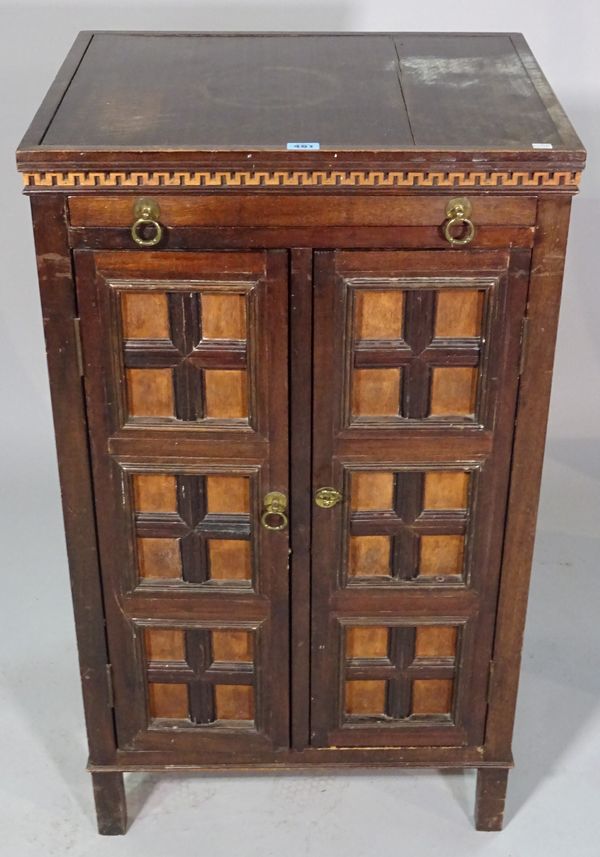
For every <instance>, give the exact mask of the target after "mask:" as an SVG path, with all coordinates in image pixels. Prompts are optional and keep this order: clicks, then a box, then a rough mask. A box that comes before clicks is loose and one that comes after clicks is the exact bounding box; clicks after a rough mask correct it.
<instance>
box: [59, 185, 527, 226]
mask: <svg viewBox="0 0 600 857" xmlns="http://www.w3.org/2000/svg"><path fill="white" fill-rule="evenodd" d="M453 196H456V194H450V195H448V194H447V193H446V194H441V193H438V194H426V195H422V196H421V195H413V196H389V195H386V196H375V195H372V196H366V195H356V196H352V195H349V194H345V195H342V194H329V195H324V194H320V195H318V194H316V195H313V194H307V193H303V194H302V195H298V194H278V195H277V196H274V195H273V196H268V195H266V194H238V193H235V194H231V195H229V194H228V195H223V194H177V195H173V194H171V195H163V194H155V195H154V196H153V197H152V198H153V199H154V200H155V201H156V202H157V203H158V206H159V208H160V222H161V224H162V225H163V227H165V229H166V230H169V229H176V228H186V227H248V228H259V227H310V226H347V227H352V226H438V225H441V224H442V223H443V222H444V220H445V218H446V204H447V202H448V200H449V199H450V198H452V197H453ZM468 198H469V200H470V202H471V204H472V220H473V222H474V223H475V224H476V226H479V227H481V226H483V227H488V226H532V225H533V224H534V223H535V217H536V205H537V203H536V199H535V197H522V196H519V197H516V196H514V197H511V196H504V195H502V196H490V195H485V196H477V195H472V196H470V197H468ZM138 199H139V196H135V195H125V194H123V195H118V196H117V195H97V194H90V195H87V194H81V195H77V196H75V195H73V196H71V197H70V198H69V222H70V224H71V226H74V227H94V226H96V227H121V228H127V227H131V225H132V223H133V221H134V219H135V218H134V212H133V208H134V205H135V202H136V201H137V200H138Z"/></svg>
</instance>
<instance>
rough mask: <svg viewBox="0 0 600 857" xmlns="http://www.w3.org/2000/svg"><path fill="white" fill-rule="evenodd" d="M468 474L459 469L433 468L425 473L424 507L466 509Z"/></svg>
mask: <svg viewBox="0 0 600 857" xmlns="http://www.w3.org/2000/svg"><path fill="white" fill-rule="evenodd" d="M468 491H469V474H468V473H464V472H461V471H452V470H434V471H431V472H429V473H426V474H425V487H424V496H423V508H424V509H432V510H433V509H466V508H467V503H468Z"/></svg>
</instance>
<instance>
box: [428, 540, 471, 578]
mask: <svg viewBox="0 0 600 857" xmlns="http://www.w3.org/2000/svg"><path fill="white" fill-rule="evenodd" d="M464 552H465V539H464V536H421V550H420V556H419V574H420V575H424V576H428V575H437V574H439V575H442V576H447V575H454V574H461V573H462V570H463V559H464Z"/></svg>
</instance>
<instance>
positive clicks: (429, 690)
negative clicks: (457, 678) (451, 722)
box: [412, 679, 454, 717]
mask: <svg viewBox="0 0 600 857" xmlns="http://www.w3.org/2000/svg"><path fill="white" fill-rule="evenodd" d="M453 689H454V682H453V681H452V680H450V679H425V680H424V679H417V680H416V681H413V686H412V713H413V714H414V715H418V716H420V717H425V716H428V715H429V716H432V715H436V714H447V715H450V714H451V712H452V694H453Z"/></svg>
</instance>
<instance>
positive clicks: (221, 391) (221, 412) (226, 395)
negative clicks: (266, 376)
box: [204, 369, 248, 420]
mask: <svg viewBox="0 0 600 857" xmlns="http://www.w3.org/2000/svg"><path fill="white" fill-rule="evenodd" d="M204 390H205V393H204V395H205V411H204V413H205V416H206V417H207V418H209V419H210V418H212V419H225V420H232V419H244V418H247V417H248V379H247V373H246V371H245V370H244V369H224V370H223V369H206V370H205V371H204Z"/></svg>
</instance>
